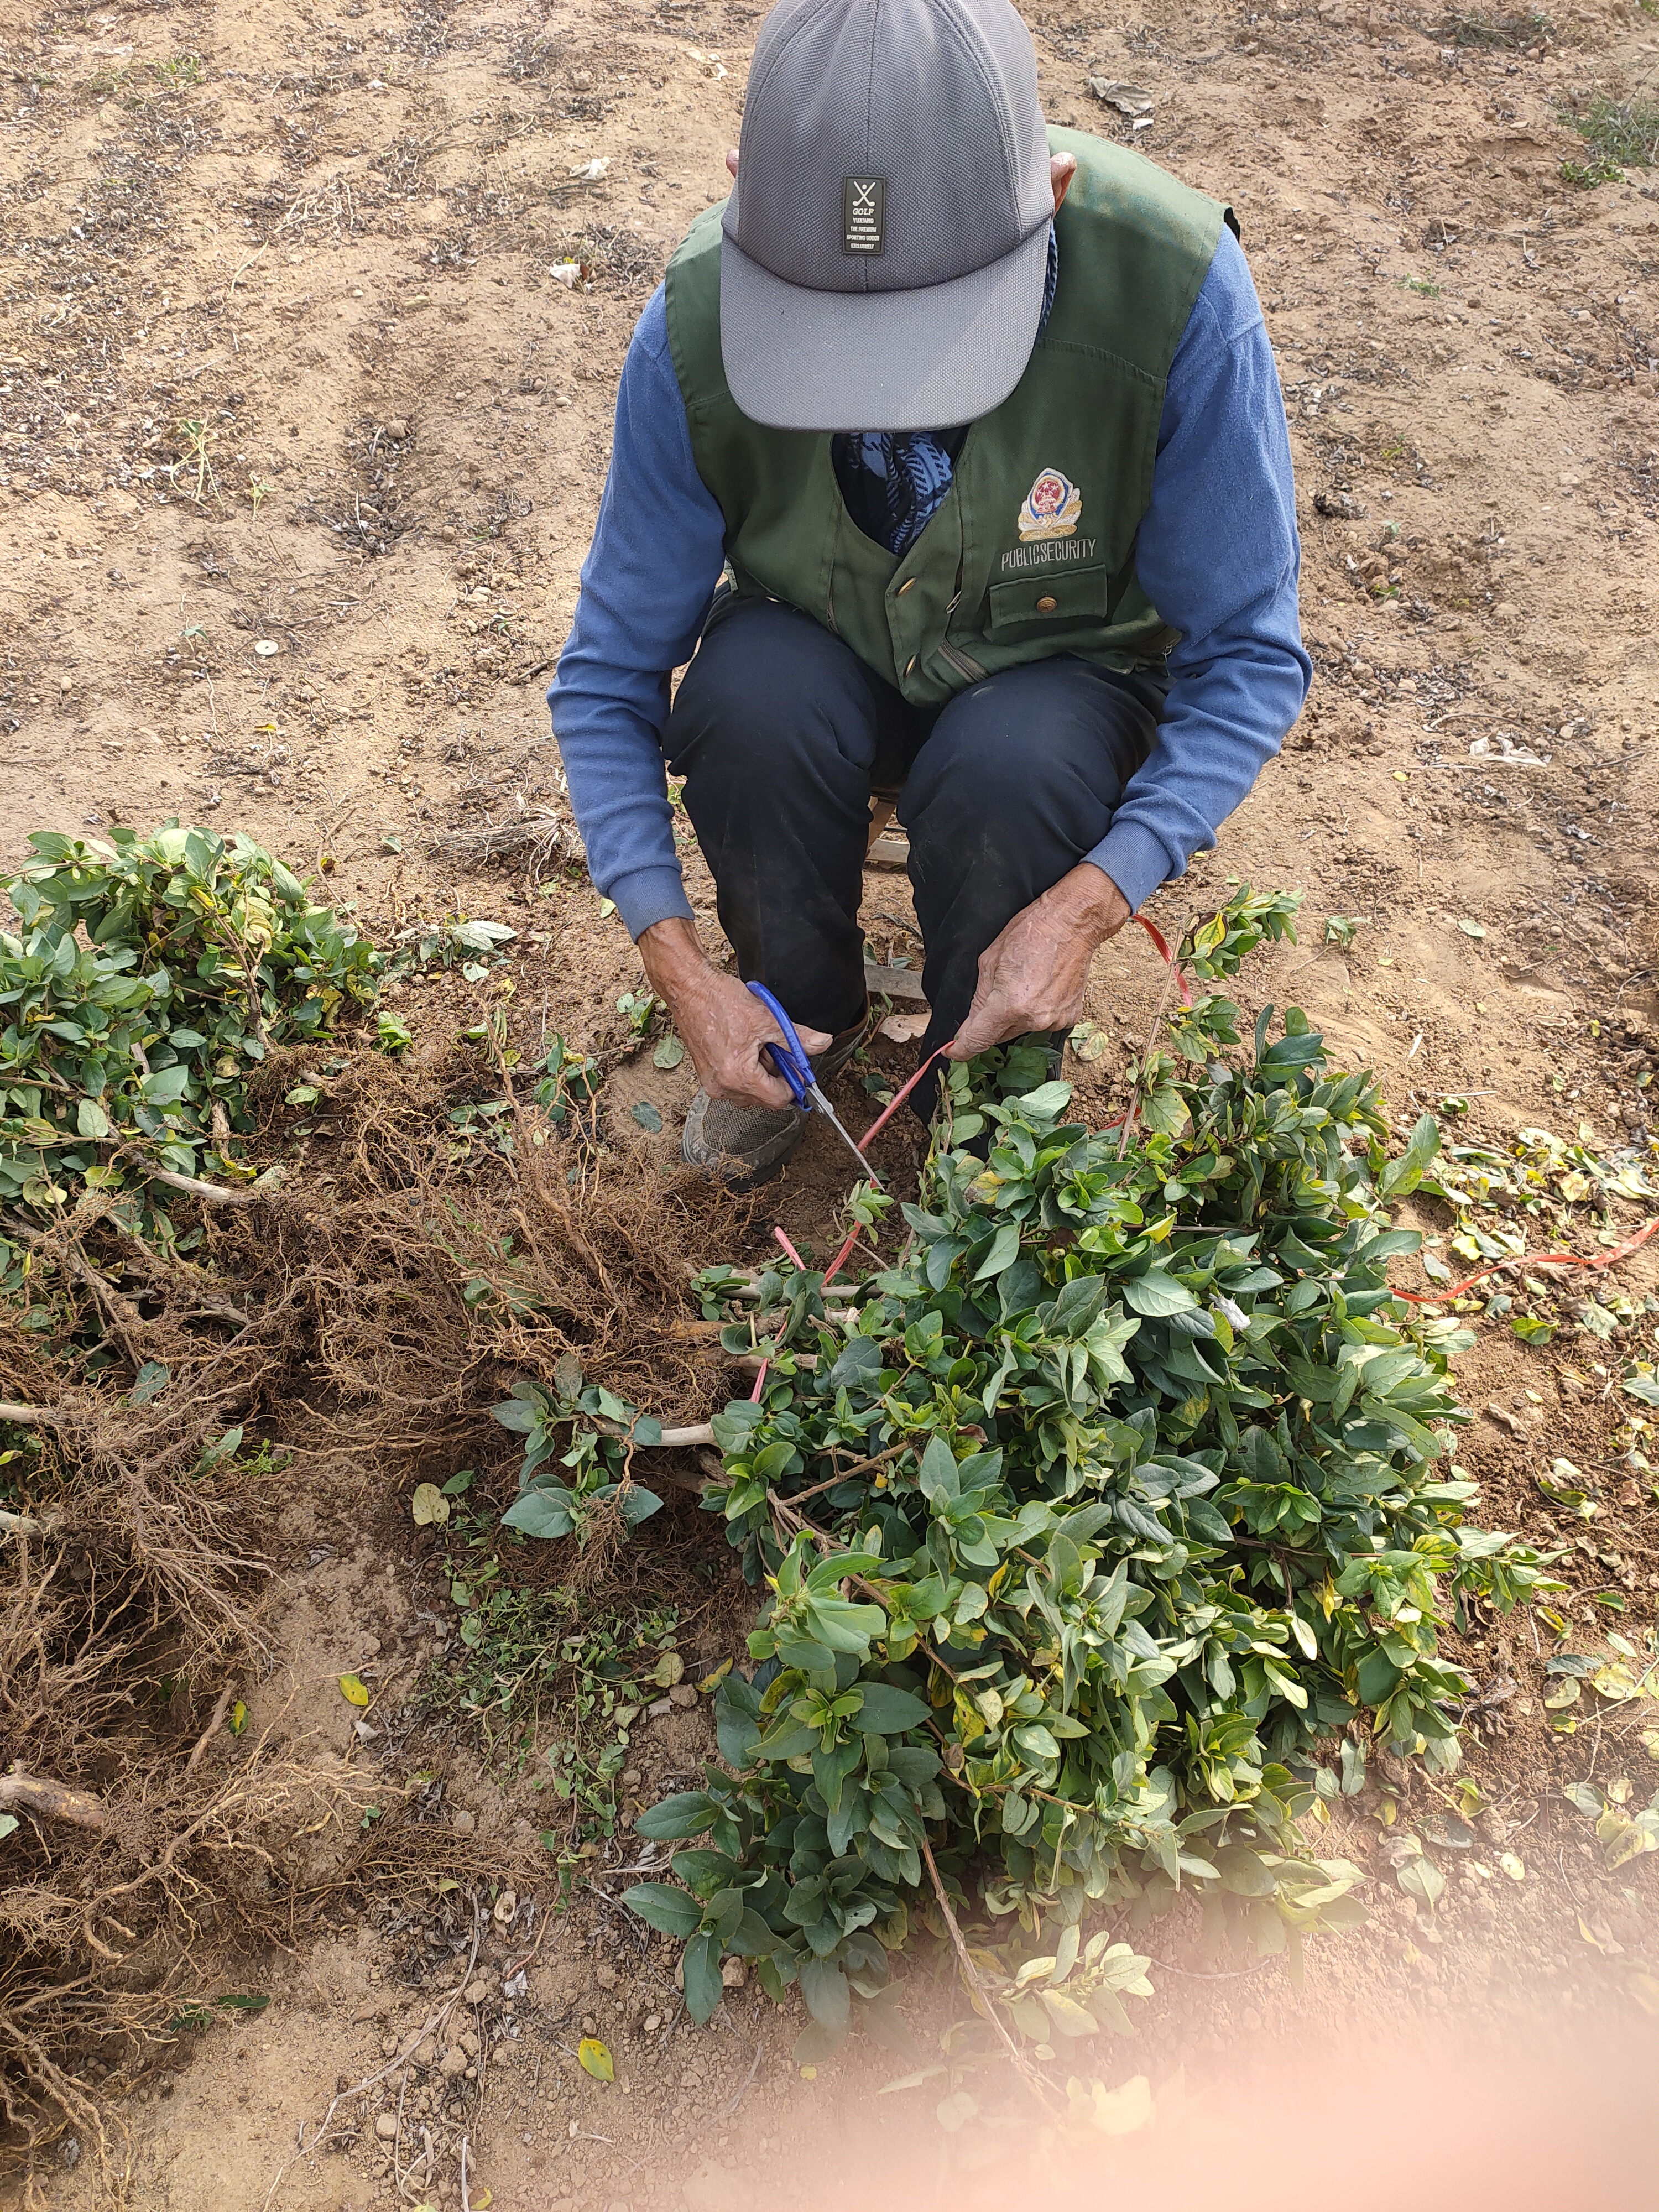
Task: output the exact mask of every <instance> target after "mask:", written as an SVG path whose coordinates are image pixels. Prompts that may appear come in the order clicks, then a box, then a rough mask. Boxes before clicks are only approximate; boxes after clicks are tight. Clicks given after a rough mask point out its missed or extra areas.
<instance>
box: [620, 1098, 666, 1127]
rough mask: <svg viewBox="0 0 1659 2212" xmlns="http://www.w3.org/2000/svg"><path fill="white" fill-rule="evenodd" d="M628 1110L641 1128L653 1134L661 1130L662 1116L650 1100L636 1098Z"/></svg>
mask: <svg viewBox="0 0 1659 2212" xmlns="http://www.w3.org/2000/svg"><path fill="white" fill-rule="evenodd" d="M628 1110H629V1113H630V1114H631V1115H633V1116H634V1119H635V1121H637V1122H638V1123H639V1125H640V1127H641V1128H642V1129H650V1130H652V1131H653V1132H655V1131H656V1130H658V1129H660V1128H661V1127H662V1115H660V1114H659V1112H658V1111H657V1109H656V1108H655V1107H654V1106H653V1104H652V1103H651V1101H650V1100H649V1099H648V1098H636V1099H635V1101H634V1103H633V1104H632V1105H631V1106H630V1107H629V1109H628Z"/></svg>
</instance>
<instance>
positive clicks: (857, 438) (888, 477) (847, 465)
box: [829, 223, 1060, 559]
mask: <svg viewBox="0 0 1659 2212" xmlns="http://www.w3.org/2000/svg"><path fill="white" fill-rule="evenodd" d="M1059 278H1060V248H1059V246H1058V245H1057V244H1056V243H1055V240H1054V226H1053V224H1052V223H1051V224H1050V225H1049V227H1048V277H1047V279H1046V281H1045V283H1044V284H1043V288H1042V319H1041V321H1039V323H1038V325H1037V335H1038V337H1041V336H1042V332H1043V331H1044V330H1045V328H1046V327H1047V325H1048V313H1049V310H1050V309H1051V308H1052V307H1053V306H1054V286H1055V284H1056V283H1058V282H1059ZM964 435H965V426H964V427H963V428H957V429H953V430H853V431H846V432H843V433H842V434H841V435H838V436H836V437H835V438H833V439H832V440H831V441H830V447H829V452H830V458H831V459H832V461H833V462H834V464H835V471H836V481H837V483H839V484H840V486H841V489H842V497H843V498H844V499H845V500H846V502H847V506H848V511H849V512H850V513H851V514H852V517H853V520H854V522H856V523H857V524H858V526H859V528H860V530H862V531H863V532H865V533H866V536H867V537H871V538H874V539H875V540H876V542H877V544H879V545H884V546H885V547H886V548H887V550H888V551H889V552H890V553H896V554H897V555H898V556H899V557H900V558H901V559H902V557H903V556H904V555H905V554H907V553H908V551H909V550H910V548H911V547H912V546H913V545H914V544H915V542H916V540H917V538H920V537H921V533H922V532H923V531H924V530H925V529H926V528H927V525H928V524H929V523H930V522H931V521H932V520H933V517H934V515H935V514H937V513H938V512H939V507H940V505H941V503H942V502H943V501H944V498H945V493H946V492H948V491H949V490H950V489H951V478H952V477H954V476H955V474H956V455H957V453H959V452H960V451H961V449H962V441H963V436H964Z"/></svg>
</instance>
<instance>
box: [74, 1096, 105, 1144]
mask: <svg viewBox="0 0 1659 2212" xmlns="http://www.w3.org/2000/svg"><path fill="white" fill-rule="evenodd" d="M75 1126H76V1129H77V1130H79V1132H80V1133H81V1134H82V1136H83V1137H90V1138H93V1139H103V1138H105V1137H111V1136H113V1135H114V1133H115V1132H114V1130H113V1128H112V1126H111V1122H110V1118H109V1115H107V1114H106V1113H105V1111H104V1109H103V1108H102V1107H101V1106H100V1104H99V1103H98V1101H97V1100H96V1099H95V1098H83V1099H82V1100H81V1102H80V1103H79V1104H78V1105H77V1106H76V1109H75Z"/></svg>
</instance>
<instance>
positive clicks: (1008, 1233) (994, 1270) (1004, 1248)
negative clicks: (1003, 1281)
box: [974, 1221, 1019, 1283]
mask: <svg viewBox="0 0 1659 2212" xmlns="http://www.w3.org/2000/svg"><path fill="white" fill-rule="evenodd" d="M1018 1256H1019V1224H1018V1222H1017V1221H1005V1222H1004V1223H1003V1225H1002V1226H1001V1227H1000V1229H999V1230H998V1231H997V1233H996V1235H995V1236H994V1237H993V1238H992V1239H991V1249H990V1250H989V1251H988V1252H987V1254H986V1255H985V1257H984V1258H983V1259H982V1260H981V1261H980V1263H979V1265H978V1267H975V1270H974V1280H975V1282H976V1283H982V1282H984V1281H985V1280H986V1279H987V1278H988V1277H990V1276H992V1275H1000V1274H1001V1273H1002V1272H1003V1270H1004V1268H1005V1267H1012V1266H1013V1264H1014V1261H1016V1259H1018Z"/></svg>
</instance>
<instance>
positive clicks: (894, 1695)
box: [854, 1682, 927, 1735]
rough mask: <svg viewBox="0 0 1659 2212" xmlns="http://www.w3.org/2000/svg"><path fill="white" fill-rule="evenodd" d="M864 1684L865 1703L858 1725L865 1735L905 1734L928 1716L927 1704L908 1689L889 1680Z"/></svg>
mask: <svg viewBox="0 0 1659 2212" xmlns="http://www.w3.org/2000/svg"><path fill="white" fill-rule="evenodd" d="M860 1687H861V1688H862V1690H863V1692H864V1703H863V1704H862V1705H860V1708H859V1711H858V1714H857V1717H856V1719H855V1721H854V1726H855V1727H856V1728H857V1729H859V1730H860V1734H862V1735H903V1734H904V1731H905V1730H906V1729H913V1728H920V1727H921V1725H922V1723H924V1722H925V1721H926V1720H927V1705H926V1704H925V1702H924V1701H923V1700H922V1699H921V1698H918V1697H915V1696H914V1695H913V1694H912V1692H910V1691H908V1690H898V1689H895V1688H894V1687H893V1686H892V1685H891V1684H890V1683H889V1682H865V1683H863V1684H861V1685H860Z"/></svg>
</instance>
